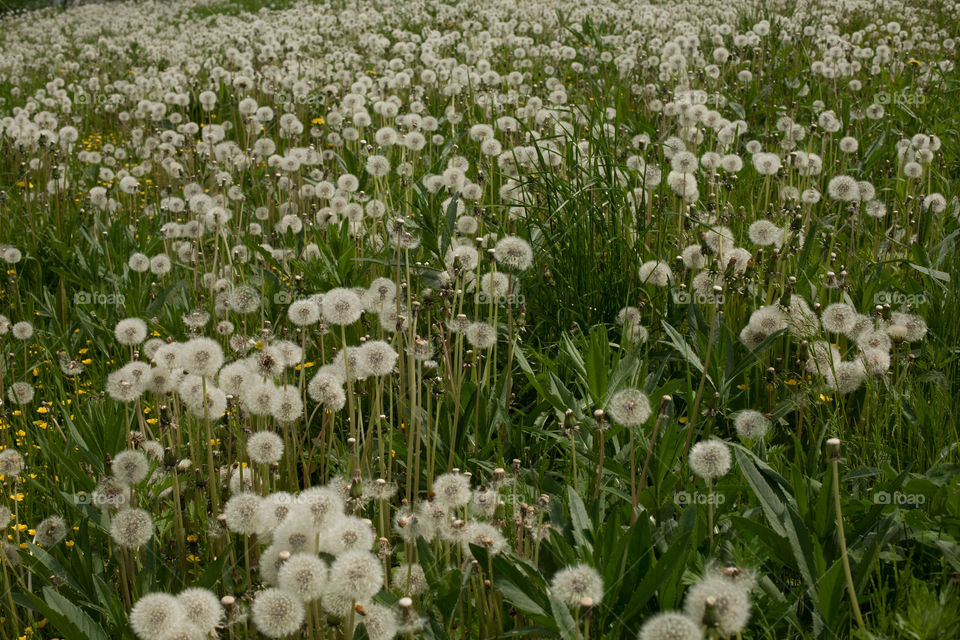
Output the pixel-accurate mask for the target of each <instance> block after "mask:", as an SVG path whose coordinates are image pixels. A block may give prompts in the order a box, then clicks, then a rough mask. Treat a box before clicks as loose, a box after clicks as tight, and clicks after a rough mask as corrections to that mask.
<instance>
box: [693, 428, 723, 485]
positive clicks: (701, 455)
mask: <svg viewBox="0 0 960 640" xmlns="http://www.w3.org/2000/svg"><path fill="white" fill-rule="evenodd" d="M689 462H690V469H691V470H692V471H693V473H694V474H696V475H697V476H699V477H701V478H703V479H705V480H714V479H716V478H719V477H721V476H724V475H726V473H727V472H728V471H730V467H731V465H732V462H733V460H732V458H731V456H730V447H729V446H727V443H725V442H723V441H722V440H717V439H716V438H711V439H710V440H703V441H700V442H698V443H696V444H695V445H693V446H692V447H691V448H690V458H689Z"/></svg>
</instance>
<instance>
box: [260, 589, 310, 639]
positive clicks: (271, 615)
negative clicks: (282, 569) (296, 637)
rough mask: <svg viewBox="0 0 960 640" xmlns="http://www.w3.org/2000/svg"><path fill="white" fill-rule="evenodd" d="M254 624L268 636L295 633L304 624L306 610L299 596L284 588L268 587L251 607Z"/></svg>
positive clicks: (277, 636) (274, 636)
mask: <svg viewBox="0 0 960 640" xmlns="http://www.w3.org/2000/svg"><path fill="white" fill-rule="evenodd" d="M250 613H251V615H252V617H253V625H254V626H255V627H256V628H257V631H259V632H260V633H262V634H263V635H265V636H267V637H268V638H282V637H284V636H288V635H291V634H293V633H295V632H296V631H297V630H298V629H299V628H300V625H302V624H303V619H304V615H305V611H304V608H303V603H302V602H300V600H299V599H297V597H296V596H295V595H294V594H292V593H290V592H288V591H284V590H283V589H276V588H273V589H266V590H264V591H261V592H260V593H258V594H257V597H256V598H255V599H254V601H253V605H251V607H250Z"/></svg>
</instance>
